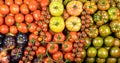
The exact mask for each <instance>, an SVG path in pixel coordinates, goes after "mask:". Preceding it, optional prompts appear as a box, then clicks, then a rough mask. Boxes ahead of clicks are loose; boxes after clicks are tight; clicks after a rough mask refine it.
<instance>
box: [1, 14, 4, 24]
mask: <svg viewBox="0 0 120 63" xmlns="http://www.w3.org/2000/svg"><path fill="white" fill-rule="evenodd" d="M3 23H4V19H3V17H1V16H0V25H2V24H3Z"/></svg>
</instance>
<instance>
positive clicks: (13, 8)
mask: <svg viewBox="0 0 120 63" xmlns="http://www.w3.org/2000/svg"><path fill="white" fill-rule="evenodd" d="M10 12H11V13H13V14H17V13H19V6H18V5H17V4H11V5H10Z"/></svg>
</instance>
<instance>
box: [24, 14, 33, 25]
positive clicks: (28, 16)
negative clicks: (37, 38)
mask: <svg viewBox="0 0 120 63" xmlns="http://www.w3.org/2000/svg"><path fill="white" fill-rule="evenodd" d="M25 21H26V22H27V23H31V22H32V21H33V16H32V15H31V14H26V15H25Z"/></svg>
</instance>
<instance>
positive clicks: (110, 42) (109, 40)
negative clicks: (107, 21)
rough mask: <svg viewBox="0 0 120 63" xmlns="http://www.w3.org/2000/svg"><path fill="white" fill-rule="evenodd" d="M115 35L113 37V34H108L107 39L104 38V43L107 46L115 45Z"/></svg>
mask: <svg viewBox="0 0 120 63" xmlns="http://www.w3.org/2000/svg"><path fill="white" fill-rule="evenodd" d="M114 41H115V40H114V37H112V36H107V37H105V39H104V44H105V46H107V47H112V46H113V45H114Z"/></svg>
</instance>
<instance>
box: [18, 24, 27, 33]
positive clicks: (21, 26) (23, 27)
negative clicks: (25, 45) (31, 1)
mask: <svg viewBox="0 0 120 63" xmlns="http://www.w3.org/2000/svg"><path fill="white" fill-rule="evenodd" d="M17 28H18V31H19V32H21V33H27V32H28V28H27V25H26V24H25V23H18V26H17Z"/></svg>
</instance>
